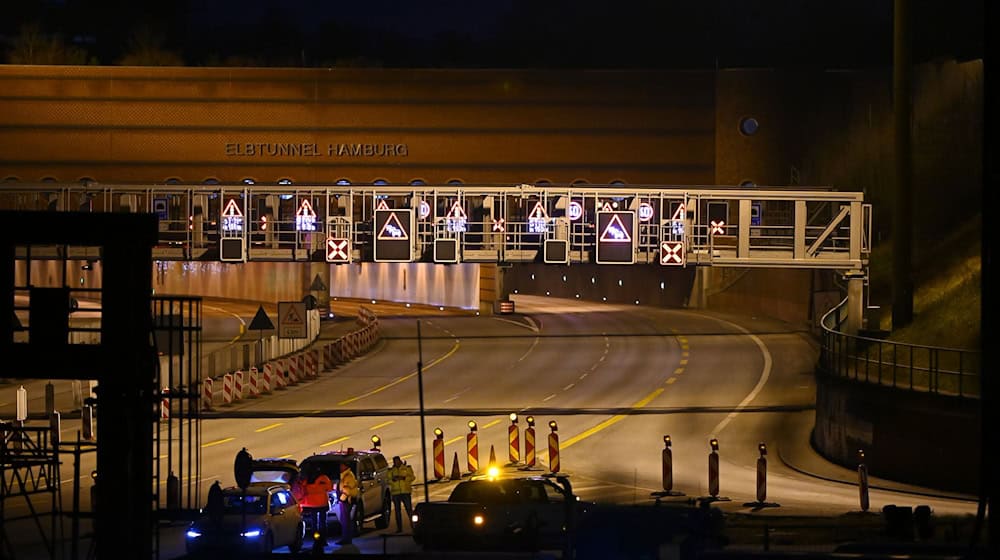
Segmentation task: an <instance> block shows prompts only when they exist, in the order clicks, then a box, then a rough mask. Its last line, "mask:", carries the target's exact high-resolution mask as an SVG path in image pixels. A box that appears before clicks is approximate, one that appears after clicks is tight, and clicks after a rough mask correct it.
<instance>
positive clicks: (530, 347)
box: [514, 336, 539, 363]
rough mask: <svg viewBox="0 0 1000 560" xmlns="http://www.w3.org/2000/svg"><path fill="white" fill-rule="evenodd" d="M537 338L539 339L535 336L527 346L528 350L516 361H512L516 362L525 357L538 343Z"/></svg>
mask: <svg viewBox="0 0 1000 560" xmlns="http://www.w3.org/2000/svg"><path fill="white" fill-rule="evenodd" d="M538 340H539V338H538V337H537V336H536V337H535V340H534V341H533V342H532V343H531V346H529V347H528V350H527V351H526V352H525V353H524V354H522V355H521V357H520V358H518V359H517V362H514V363H518V362H520V361H521V360H523V359H525V358H527V357H528V354H531V351H532V350H534V349H535V346H537V345H538Z"/></svg>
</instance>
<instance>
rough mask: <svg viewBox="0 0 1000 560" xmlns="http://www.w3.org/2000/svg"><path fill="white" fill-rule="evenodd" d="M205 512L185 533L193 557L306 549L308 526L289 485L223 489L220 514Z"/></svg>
mask: <svg viewBox="0 0 1000 560" xmlns="http://www.w3.org/2000/svg"><path fill="white" fill-rule="evenodd" d="M213 509H214V508H211V507H206V508H204V509H202V510H201V512H200V515H199V516H198V518H197V519H195V520H194V521H193V522H192V523H191V524H190V525H189V526H188V529H187V532H186V533H185V545H186V547H187V551H188V553H189V554H193V555H197V554H212V555H221V556H228V555H231V554H239V553H248V552H249V553H265V554H269V553H270V552H271V551H273V550H275V549H276V548H281V547H286V546H287V547H288V549H289V551H291V552H293V553H295V552H298V551H299V550H301V549H302V541H303V538H304V536H305V524H304V523H303V521H302V512H301V511H300V510H299V504H298V502H296V501H295V498H294V496H292V492H291V490H290V488H289V486H288V485H287V484H272V483H268V482H254V483H251V484H250V485H249V486H248V487H247V488H246V490H243V489H241V488H239V487H236V486H230V487H228V488H224V489H222V499H221V506H220V507H219V508H218V510H217V511H213Z"/></svg>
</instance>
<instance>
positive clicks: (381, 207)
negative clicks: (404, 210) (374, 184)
mask: <svg viewBox="0 0 1000 560" xmlns="http://www.w3.org/2000/svg"><path fill="white" fill-rule="evenodd" d="M375 209H376V210H388V209H389V205H388V204H386V203H385V199H384V198H380V199H378V204H377V205H375Z"/></svg>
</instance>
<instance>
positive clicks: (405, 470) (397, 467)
mask: <svg viewBox="0 0 1000 560" xmlns="http://www.w3.org/2000/svg"><path fill="white" fill-rule="evenodd" d="M414 479H416V476H414V474H413V468H412V467H410V465H407V464H406V463H404V462H403V460H402V459H400V458H399V455H396V456H395V457H393V458H392V466H391V467H389V492H390V493H391V494H392V507H393V508H395V509H396V532H397V533H402V532H403V511H402V510H403V508H405V509H406V519H412V518H413V499H412V497H411V495H410V493H411V488H412V484H413V481H414Z"/></svg>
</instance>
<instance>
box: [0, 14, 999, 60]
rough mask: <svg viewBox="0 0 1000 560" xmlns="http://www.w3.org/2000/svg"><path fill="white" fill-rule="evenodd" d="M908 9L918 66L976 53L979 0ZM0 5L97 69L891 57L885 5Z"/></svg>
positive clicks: (8, 26) (12, 20) (17, 22)
mask: <svg viewBox="0 0 1000 560" xmlns="http://www.w3.org/2000/svg"><path fill="white" fill-rule="evenodd" d="M911 6H912V11H913V26H912V34H913V45H914V49H913V56H914V59H915V61H917V62H920V61H925V60H930V59H933V58H937V57H944V58H958V59H960V60H967V59H973V58H980V57H982V56H983V51H984V16H985V15H986V13H985V12H986V10H985V8H984V1H983V0H952V1H933V0H911ZM4 11H5V16H4V17H3V18H0V49H3V51H4V52H5V53H7V52H9V51H10V50H11V49H12V48H13V47H14V46H15V44H16V42H17V38H18V35H19V33H20V32H21V31H20V30H21V29H22V26H23V25H24V24H25V23H31V22H34V23H36V24H37V25H39V26H40V27H41V29H42V31H43V32H44V33H46V34H49V35H50V36H57V37H59V38H61V39H62V40H63V41H65V42H66V43H68V44H71V45H74V46H76V47H78V48H80V49H83V50H84V51H86V53H87V55H88V57H89V59H90V63H97V64H117V63H119V62H120V60H121V59H122V57H123V56H124V55H125V54H127V53H128V52H129V51H130V49H131V50H132V51H134V50H135V48H136V47H135V45H136V44H137V43H143V44H146V45H148V44H150V43H154V44H155V45H154V46H156V47H157V48H160V49H163V50H166V51H170V52H172V53H176V54H177V55H179V59H180V60H181V61H182V63H183V64H186V65H190V66H203V65H267V66H310V67H330V66H384V67H456V68H476V67H491V68H504V67H510V68H539V67H543V68H544V67H568V68H712V67H720V68H727V67H760V66H792V67H822V68H848V67H854V68H858V67H884V66H888V65H890V64H891V62H892V25H893V0H838V1H837V2H820V1H811V0H706V1H690V0H689V1H678V0H659V1H656V0H649V1H643V0H550V1H539V0H489V1H468V0H427V1H423V2H420V1H406V0H363V1H336V0H173V1H164V2H158V3H149V2H141V1H138V2H137V1H131V2H129V1H124V0H20V1H19V2H11V3H7V5H5V7H4ZM137 37H138V38H139V39H142V40H140V41H137ZM151 37H152V39H150V38H151ZM143 38H145V39H143ZM4 60H5V61H6V60H7V58H6V57H5V59H4Z"/></svg>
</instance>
